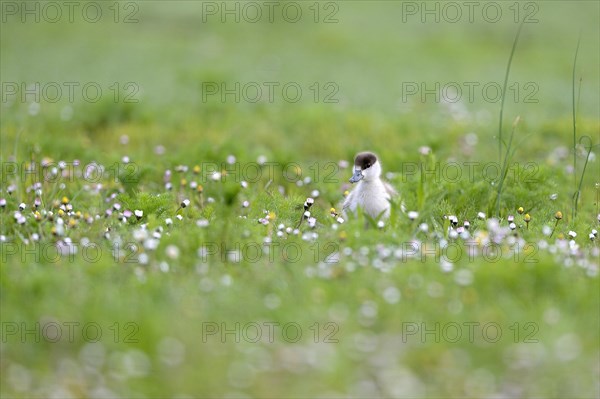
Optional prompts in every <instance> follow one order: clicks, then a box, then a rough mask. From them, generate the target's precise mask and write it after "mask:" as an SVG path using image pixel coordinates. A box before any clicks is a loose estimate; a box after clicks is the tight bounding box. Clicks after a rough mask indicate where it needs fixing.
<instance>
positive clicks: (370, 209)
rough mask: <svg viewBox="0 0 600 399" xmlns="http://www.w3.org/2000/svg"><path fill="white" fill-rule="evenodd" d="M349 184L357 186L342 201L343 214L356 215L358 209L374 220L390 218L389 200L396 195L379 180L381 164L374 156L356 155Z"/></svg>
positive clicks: (388, 186)
mask: <svg viewBox="0 0 600 399" xmlns="http://www.w3.org/2000/svg"><path fill="white" fill-rule="evenodd" d="M350 183H358V184H357V185H356V187H355V188H354V189H353V190H352V191H351V192H350V194H348V196H347V197H346V199H345V201H344V205H343V207H342V209H343V211H344V213H346V212H348V211H350V212H353V213H356V208H358V207H360V208H362V210H363V211H364V212H365V213H366V214H367V215H369V216H370V217H372V218H374V219H375V218H379V217H382V218H388V217H389V216H390V200H391V199H392V197H395V196H396V195H398V193H397V192H396V190H395V189H394V188H393V187H392V186H391V185H390V184H389V183H386V182H384V181H383V180H381V163H380V162H379V161H378V160H377V156H376V155H375V154H373V153H372V152H360V153H358V154H357V155H356V157H355V158H354V174H353V175H352V177H351V178H350Z"/></svg>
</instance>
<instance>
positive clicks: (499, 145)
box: [498, 22, 523, 163]
mask: <svg viewBox="0 0 600 399" xmlns="http://www.w3.org/2000/svg"><path fill="white" fill-rule="evenodd" d="M521 28H523V22H521V24H519V29H518V30H517V34H516V36H515V40H514V42H513V45H512V49H511V50H510V56H509V57H508V64H507V65H506V73H505V74H504V84H503V86H502V96H501V100H500V101H501V102H500V120H499V122H498V163H501V162H502V119H503V116H504V100H505V99H506V86H507V85H508V75H509V74H510V67H511V65H512V59H513V56H514V54H515V50H516V49H517V43H518V42H519V36H520V35H521Z"/></svg>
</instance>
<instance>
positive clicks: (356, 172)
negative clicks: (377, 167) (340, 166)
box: [350, 168, 364, 183]
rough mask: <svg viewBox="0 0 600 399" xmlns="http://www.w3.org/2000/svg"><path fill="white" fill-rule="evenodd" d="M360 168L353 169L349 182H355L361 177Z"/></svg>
mask: <svg viewBox="0 0 600 399" xmlns="http://www.w3.org/2000/svg"><path fill="white" fill-rule="evenodd" d="M363 177H364V176H363V174H362V170H361V169H360V168H356V169H354V174H353V175H352V177H351V178H350V183H356V182H358V181H360V180H361V179H362V178H363Z"/></svg>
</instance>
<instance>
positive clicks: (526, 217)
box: [523, 213, 531, 223]
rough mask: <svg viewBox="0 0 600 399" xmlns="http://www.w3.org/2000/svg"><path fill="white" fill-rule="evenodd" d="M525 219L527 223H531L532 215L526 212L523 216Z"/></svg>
mask: <svg viewBox="0 0 600 399" xmlns="http://www.w3.org/2000/svg"><path fill="white" fill-rule="evenodd" d="M523 220H525V221H526V222H527V223H529V222H530V221H531V216H529V214H528V213H526V214H525V216H524V217H523Z"/></svg>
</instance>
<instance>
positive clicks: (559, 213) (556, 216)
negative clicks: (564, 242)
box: [554, 211, 562, 220]
mask: <svg viewBox="0 0 600 399" xmlns="http://www.w3.org/2000/svg"><path fill="white" fill-rule="evenodd" d="M554 217H555V218H556V220H560V219H562V212H561V211H557V212H556V213H555V214H554Z"/></svg>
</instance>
